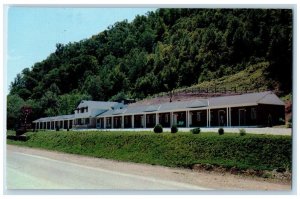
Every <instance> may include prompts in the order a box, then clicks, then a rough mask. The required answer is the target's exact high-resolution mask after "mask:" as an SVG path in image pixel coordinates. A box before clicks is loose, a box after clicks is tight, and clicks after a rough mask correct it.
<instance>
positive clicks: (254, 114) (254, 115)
mask: <svg viewBox="0 0 300 199" xmlns="http://www.w3.org/2000/svg"><path fill="white" fill-rule="evenodd" d="M251 119H252V120H255V119H256V108H251Z"/></svg>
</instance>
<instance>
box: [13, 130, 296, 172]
mask: <svg viewBox="0 0 300 199" xmlns="http://www.w3.org/2000/svg"><path fill="white" fill-rule="evenodd" d="M29 137H30V138H29V140H27V141H26V142H24V141H13V140H8V144H16V145H22V146H28V147H37V148H43V149H49V150H55V151H62V152H67V153H73V154H80V155H88V156H93V157H99V158H107V159H115V160H121V161H130V162H138V163H148V164H155V165H164V166H170V167H186V168H187V167H191V166H192V165H194V164H199V163H200V164H214V165H219V166H223V167H237V168H240V169H258V170H273V169H277V168H286V169H289V170H290V169H291V164H292V139H291V137H290V136H274V135H255V134H252V135H247V136H240V135H239V134H233V133H232V134H231V133H228V134H224V135H223V136H219V135H218V134H217V133H201V134H199V135H193V134H187V133H178V134H155V133H153V132H150V133H149V132H99V131H97V132H71V131H69V132H38V133H32V134H30V135H29Z"/></svg>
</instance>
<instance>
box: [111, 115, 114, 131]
mask: <svg viewBox="0 0 300 199" xmlns="http://www.w3.org/2000/svg"><path fill="white" fill-rule="evenodd" d="M111 128H112V129H113V128H114V117H111Z"/></svg>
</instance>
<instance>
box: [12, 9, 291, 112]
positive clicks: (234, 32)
mask: <svg viewBox="0 0 300 199" xmlns="http://www.w3.org/2000/svg"><path fill="white" fill-rule="evenodd" d="M258 62H268V63H269V65H270V66H269V73H268V75H269V78H271V79H274V80H276V81H277V82H278V85H279V89H281V90H282V91H283V92H284V93H289V92H291V71H292V10H284V9H158V10H157V11H155V12H149V13H147V15H146V16H136V18H135V19H134V20H133V21H132V22H131V23H128V22H127V21H126V20H125V21H121V22H117V23H115V24H114V25H112V26H110V27H108V29H107V30H105V31H103V32H101V33H99V34H97V35H94V36H92V37H91V38H89V39H85V40H81V41H79V42H74V43H69V44H57V45H56V50H55V52H53V53H52V54H50V55H49V56H48V57H47V59H45V60H44V61H42V62H39V63H36V64H34V66H32V67H31V68H30V69H29V68H27V69H24V70H23V71H22V73H21V74H18V75H17V77H16V78H15V80H14V82H12V83H11V86H10V96H9V98H8V99H9V101H10V100H11V99H12V98H13V97H14V96H16V95H18V96H19V97H20V98H22V99H23V100H24V101H28V100H31V103H35V104H38V106H36V107H39V108H40V110H41V111H40V112H39V116H46V115H54V114H70V113H72V110H73V109H74V107H75V106H76V103H75V102H78V100H79V98H80V97H82V98H88V99H93V100H110V99H118V98H120V97H129V98H143V97H146V96H147V95H152V94H155V93H157V92H162V91H169V90H171V89H174V88H178V87H182V86H190V85H192V84H197V83H198V82H202V81H205V80H211V79H214V78H218V77H222V76H223V75H229V74H233V73H236V72H238V71H240V70H243V69H245V68H247V67H248V66H249V65H251V64H256V63H258ZM64 100H66V101H68V100H71V101H72V102H70V103H65V102H63V101H64ZM79 101H80V100H79Z"/></svg>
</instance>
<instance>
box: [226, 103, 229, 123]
mask: <svg viewBox="0 0 300 199" xmlns="http://www.w3.org/2000/svg"><path fill="white" fill-rule="evenodd" d="M228 110H229V108H228V107H227V108H226V120H227V126H229V112H228Z"/></svg>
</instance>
